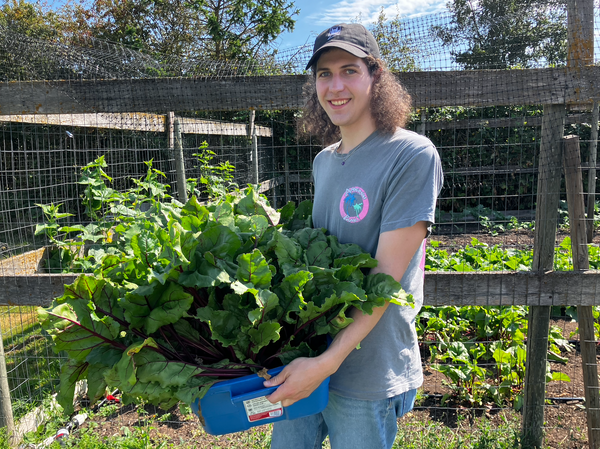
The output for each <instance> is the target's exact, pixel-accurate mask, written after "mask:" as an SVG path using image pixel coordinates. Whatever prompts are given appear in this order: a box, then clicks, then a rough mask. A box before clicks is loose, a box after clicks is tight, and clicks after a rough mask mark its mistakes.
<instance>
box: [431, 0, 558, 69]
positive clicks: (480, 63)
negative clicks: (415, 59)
mask: <svg viewBox="0 0 600 449" xmlns="http://www.w3.org/2000/svg"><path fill="white" fill-rule="evenodd" d="M448 9H449V11H450V13H451V15H452V20H451V22H450V23H449V24H448V25H446V26H435V27H433V32H434V34H435V35H436V36H437V37H438V38H439V39H441V41H442V42H443V44H444V45H447V46H452V47H453V48H455V49H456V50H452V51H451V54H452V56H453V58H454V59H455V61H456V62H457V63H458V64H461V65H462V66H463V67H465V68H467V69H504V68H510V67H515V66H517V67H531V66H534V65H536V64H539V63H543V64H545V65H558V64H564V63H565V61H566V56H567V27H566V18H567V15H566V7H565V0H481V1H477V2H475V1H473V0H452V1H450V2H449V3H448Z"/></svg>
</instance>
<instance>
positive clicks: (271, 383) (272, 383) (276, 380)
mask: <svg viewBox="0 0 600 449" xmlns="http://www.w3.org/2000/svg"><path fill="white" fill-rule="evenodd" d="M287 376H288V375H287V373H286V371H285V369H284V370H283V371H282V372H280V373H279V374H278V375H277V376H273V377H271V378H270V379H269V380H265V381H264V382H263V385H264V386H265V387H267V388H269V387H276V386H277V385H281V384H282V383H283V382H285V379H287Z"/></svg>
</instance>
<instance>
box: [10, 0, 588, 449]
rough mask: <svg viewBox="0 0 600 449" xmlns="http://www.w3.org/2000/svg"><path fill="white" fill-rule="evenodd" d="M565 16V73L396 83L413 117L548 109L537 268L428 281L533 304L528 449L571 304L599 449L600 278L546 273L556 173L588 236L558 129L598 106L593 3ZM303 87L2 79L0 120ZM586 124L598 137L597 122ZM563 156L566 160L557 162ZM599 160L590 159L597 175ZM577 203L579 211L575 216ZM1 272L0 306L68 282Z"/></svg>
mask: <svg viewBox="0 0 600 449" xmlns="http://www.w3.org/2000/svg"><path fill="white" fill-rule="evenodd" d="M568 12H569V23H568V26H569V64H568V67H566V68H549V69H532V70H485V71H477V70H473V71H453V72H415V73H402V74H399V75H398V78H399V79H400V81H401V82H402V83H403V84H404V86H405V87H406V88H407V90H408V91H409V92H410V94H411V95H412V97H413V99H414V106H415V107H417V108H424V107H437V106H501V105H524V104H536V105H544V116H543V118H542V142H541V148H540V161H539V165H538V166H539V176H538V180H539V181H538V193H537V195H538V196H537V208H536V227H535V246H534V263H533V271H532V272H528V273H507V272H503V273H437V272H436V273H427V275H426V281H425V304H427V305H435V306H440V305H461V306H463V305H484V306H497V305H527V306H530V309H529V326H528V339H527V354H528V356H527V361H526V363H527V364H526V367H527V369H526V379H525V401H524V408H523V423H522V425H523V435H524V440H523V445H524V447H540V446H541V444H542V440H543V422H544V404H545V373H546V352H547V344H548V330H549V319H550V308H551V306H556V305H572V306H578V308H579V317H580V324H579V326H580V329H581V332H582V336H581V337H582V356H583V357H584V359H585V360H584V363H583V366H584V378H585V379H586V407H587V411H588V436H589V442H590V447H591V448H594V449H596V448H598V447H599V445H600V437H599V435H600V434H599V433H598V432H599V431H600V416H599V414H600V413H599V412H600V408H599V407H598V404H599V403H600V401H599V400H598V386H597V366H596V353H595V346H596V345H595V343H596V342H595V338H594V333H593V318H592V314H591V307H592V306H597V305H600V273H598V272H594V271H588V270H586V263H585V262H586V260H585V259H586V258H585V257H584V256H583V255H582V256H581V257H578V258H577V262H576V265H575V266H576V270H575V271H573V272H569V273H565V272H563V273H558V272H552V271H551V270H552V260H553V254H554V244H555V237H556V228H557V217H556V215H557V214H556V211H557V209H558V201H559V195H560V185H561V176H562V175H561V170H562V167H563V165H564V166H565V167H566V169H565V173H566V175H567V177H568V179H567V184H568V185H570V186H571V187H570V189H571V191H570V193H569V197H570V201H569V207H570V211H569V212H570V214H573V218H571V221H570V223H571V229H572V232H574V235H573V239H572V241H573V242H574V245H575V246H574V254H579V252H578V251H579V250H580V249H581V248H583V247H585V244H586V242H587V240H586V232H582V229H585V222H584V217H583V209H582V208H581V204H582V201H583V195H584V193H583V191H582V188H580V187H578V185H579V184H578V182H579V181H578V179H579V180H580V178H581V161H579V162H575V163H573V157H574V155H575V153H577V154H578V152H579V148H578V143H577V145H575V144H574V141H573V140H568V142H567V143H566V144H564V145H563V135H562V134H563V129H564V126H561V125H563V124H564V121H565V116H566V111H567V107H568V106H569V105H576V106H577V107H578V108H579V109H581V108H588V109H592V101H593V100H597V99H600V82H599V81H600V67H595V66H593V65H592V63H593V38H594V36H593V30H594V27H593V17H594V14H593V2H592V0H569V9H568ZM306 80H307V77H306V76H304V75H296V76H262V77H248V78H229V79H219V80H215V79H137V80H136V79H131V80H130V79H128V80H97V81H64V82H62V81H60V82H46V81H38V82H8V83H2V84H0V115H1V116H8V115H26V116H28V117H30V115H35V114H86V113H103V114H125V113H153V112H155V111H174V110H177V111H180V110H196V109H200V108H201V109H202V110H219V111H222V110H248V109H251V110H259V109H264V110H273V109H297V108H299V107H300V106H301V105H302V102H303V100H302V86H303V85H304V84H305V82H306ZM594 104H595V103H594ZM595 108H597V106H595ZM592 115H593V117H594V118H595V121H592V124H593V126H595V129H596V131H595V132H596V134H595V135H596V136H597V126H598V119H597V113H593V114H592ZM28 120H33V119H30V118H29V119H28ZM593 132H594V130H593ZM563 146H564V148H565V151H563ZM563 154H565V155H567V159H566V160H565V161H564V162H563ZM595 160H596V159H595V153H594V155H593V161H594V164H593V165H594V166H595ZM573 167H575V168H574V169H573ZM567 168H568V169H567ZM594 184H595V183H594ZM573 189H575V190H573ZM573 192H575V193H573ZM593 192H595V185H594V186H592V193H593ZM592 198H593V196H592ZM575 203H578V204H579V206H578V209H577V210H575V211H574V210H572V208H573V207H575ZM32 257H33V256H32ZM35 257H37V256H35ZM35 257H33V259H35ZM39 257H41V256H39ZM38 260H39V258H38ZM29 262H31V261H29ZM24 263H25V262H24ZM34 265H35V260H34ZM24 266H25V265H24ZM0 270H2V267H0ZM0 275H1V276H0V286H1V289H0V304H20V305H47V304H48V302H49V301H50V299H51V298H52V297H55V296H56V295H60V294H61V291H62V286H63V284H64V283H65V282H66V283H68V282H71V281H72V279H73V276H70V275H48V274H44V275H42V274H37V273H35V270H34V272H20V273H19V272H9V271H8V268H7V267H5V269H4V271H3V272H2V273H0ZM0 359H2V357H1V355H0ZM0 365H2V364H1V363H0ZM594 380H595V382H596V384H595V385H594ZM0 381H2V382H0V400H2V402H3V404H0V413H1V414H3V415H4V416H1V417H0V424H2V423H4V425H7V426H9V428H10V427H11V426H12V422H11V421H10V419H9V418H10V417H9V416H8V415H9V411H10V395H8V394H7V392H8V389H7V388H8V386H7V383H6V372H5V370H4V371H2V369H1V366H0ZM6 401H8V405H7V403H6ZM11 416H12V415H11Z"/></svg>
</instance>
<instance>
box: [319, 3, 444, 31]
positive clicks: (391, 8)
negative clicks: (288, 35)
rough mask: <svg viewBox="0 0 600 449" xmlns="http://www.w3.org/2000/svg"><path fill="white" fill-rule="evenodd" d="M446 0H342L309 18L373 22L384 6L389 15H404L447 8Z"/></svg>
mask: <svg viewBox="0 0 600 449" xmlns="http://www.w3.org/2000/svg"><path fill="white" fill-rule="evenodd" d="M445 4H446V0H421V1H415V0H342V1H339V2H337V3H335V4H333V5H331V6H329V7H328V8H327V9H325V10H319V11H315V12H314V13H313V14H311V15H310V16H308V20H310V21H313V23H315V24H319V25H325V26H327V25H334V24H336V23H343V22H346V23H347V22H356V21H359V22H361V23H365V24H367V23H371V22H374V21H375V20H377V16H378V15H379V11H380V10H381V8H382V7H383V9H384V11H385V14H386V16H387V17H389V18H392V17H395V16H396V14H398V13H399V14H400V15H401V16H403V17H407V16H414V15H421V14H426V13H432V12H437V11H441V10H444V9H445Z"/></svg>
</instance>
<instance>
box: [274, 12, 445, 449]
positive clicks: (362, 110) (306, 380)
mask: <svg viewBox="0 0 600 449" xmlns="http://www.w3.org/2000/svg"><path fill="white" fill-rule="evenodd" d="M308 68H311V69H312V72H313V75H314V85H313V89H312V92H310V93H309V98H308V100H307V105H306V108H305V111H304V118H303V124H302V126H304V128H305V130H306V131H308V132H310V133H312V134H319V135H321V136H323V138H324V140H325V142H326V143H327V144H329V143H333V142H336V143H333V145H331V146H329V147H327V148H325V149H324V150H323V151H321V152H320V153H319V154H318V155H317V157H316V158H315V160H314V166H313V176H314V183H315V198H314V208H313V224H314V226H315V227H324V228H326V229H327V230H328V232H329V233H331V234H333V235H335V236H337V237H338V239H339V240H340V242H342V243H348V242H351V243H356V244H358V245H360V246H361V247H362V248H363V249H365V250H366V251H368V252H370V253H371V254H372V255H373V256H374V257H375V258H376V259H377V261H378V266H377V267H376V268H374V269H373V270H372V272H384V273H387V274H390V275H391V276H393V277H394V278H395V279H396V280H398V281H400V283H401V284H402V287H403V288H404V289H405V290H406V291H407V292H409V293H412V294H413V296H414V299H415V308H414V309H413V308H410V307H399V306H396V305H393V304H392V305H390V304H387V305H386V306H384V307H381V308H377V309H375V311H374V312H373V314H372V315H366V314H362V313H361V312H357V311H356V310H354V312H353V313H352V315H351V316H352V318H353V319H354V322H353V323H351V324H350V325H349V326H348V327H347V328H346V329H344V330H343V331H342V332H340V333H339V334H338V335H337V336H336V337H335V339H334V340H333V343H332V344H331V345H330V347H329V348H328V349H327V351H325V353H323V354H322V355H320V356H318V357H314V358H300V359H296V360H294V361H293V362H291V363H290V364H289V365H288V366H287V367H286V368H285V369H284V370H283V371H282V372H281V373H280V374H279V375H278V376H275V377H274V378H272V379H271V380H269V381H266V382H265V385H266V386H274V385H280V386H279V388H278V389H277V390H276V391H275V392H274V393H273V394H272V395H271V396H269V400H270V401H272V402H278V401H281V402H282V404H283V406H288V405H291V404H293V403H294V402H296V401H298V400H300V399H302V398H305V397H307V396H308V395H309V394H310V393H311V392H312V391H313V390H314V389H315V388H316V387H317V386H318V385H319V384H320V383H321V382H322V381H323V380H324V379H325V378H326V377H328V376H331V382H330V394H329V404H328V405H327V408H326V409H325V410H324V411H323V412H322V413H320V414H318V415H314V416H310V417H307V418H302V419H298V420H293V421H281V422H278V423H276V424H275V425H274V429H273V436H272V445H271V447H272V448H273V449H295V448H298V449H313V448H315V449H316V448H320V447H321V443H322V441H323V440H324V439H325V437H326V436H327V435H329V438H330V441H331V447H332V448H333V449H348V448H357V449H370V448H374V449H375V448H382V449H385V448H391V446H392V444H393V441H394V438H395V436H396V432H397V424H396V420H397V418H398V417H400V416H402V415H403V414H404V413H406V412H408V411H409V410H411V409H412V407H413V403H414V399H415V395H416V389H417V387H419V386H420V385H421V383H422V380H423V374H422V369H421V359H420V355H419V348H418V343H417V335H416V332H415V316H416V314H417V312H418V311H419V309H420V307H421V305H422V301H423V276H424V273H423V269H424V261H425V253H424V251H425V245H424V243H425V238H426V236H427V234H428V228H429V226H430V225H431V223H433V221H434V211H435V204H436V199H437V195H438V194H439V191H440V189H441V185H442V171H441V165H440V160H439V156H438V154H437V151H436V149H435V148H434V146H433V144H432V143H431V142H430V141H429V140H428V139H427V138H425V137H423V136H420V135H418V134H415V133H413V132H410V131H407V130H405V129H403V128H402V126H404V124H405V122H406V120H407V118H408V114H409V112H410V97H409V95H408V94H407V93H406V91H405V90H404V89H403V88H402V87H401V86H400V85H399V84H398V83H397V82H396V80H395V78H394V76H393V75H392V74H391V73H390V72H389V71H388V70H387V69H386V67H385V64H384V63H383V61H381V59H380V55H379V48H378V46H377V43H376V41H375V39H374V38H373V36H372V35H371V33H369V32H368V31H367V30H366V29H365V28H364V27H363V26H362V25H359V24H341V25H337V26H334V27H332V28H329V29H328V30H325V31H324V32H323V33H321V34H320V35H319V36H318V37H317V39H316V41H315V46H314V51H313V56H312V58H311V60H310V62H309V63H308V66H307V69H308ZM340 137H341V140H340ZM359 344H360V349H356V348H357V346H358V345H359Z"/></svg>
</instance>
